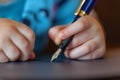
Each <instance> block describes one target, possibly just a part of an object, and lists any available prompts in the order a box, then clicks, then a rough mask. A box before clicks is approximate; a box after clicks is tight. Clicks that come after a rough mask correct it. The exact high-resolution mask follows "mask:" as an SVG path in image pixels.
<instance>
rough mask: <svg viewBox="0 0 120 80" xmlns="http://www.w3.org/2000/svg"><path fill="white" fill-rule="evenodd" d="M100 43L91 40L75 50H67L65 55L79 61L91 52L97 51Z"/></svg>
mask: <svg viewBox="0 0 120 80" xmlns="http://www.w3.org/2000/svg"><path fill="white" fill-rule="evenodd" d="M97 44H98V42H97V41H96V38H95V39H91V40H89V41H88V42H86V43H84V44H83V45H80V46H78V47H76V48H74V49H71V50H66V51H65V55H66V57H68V58H73V59H78V58H80V57H81V56H84V55H87V54H89V53H90V52H92V51H94V50H95V49H97V48H98V47H99V46H97Z"/></svg>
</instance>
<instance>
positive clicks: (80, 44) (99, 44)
mask: <svg viewBox="0 0 120 80" xmlns="http://www.w3.org/2000/svg"><path fill="white" fill-rule="evenodd" d="M72 35H74V37H73V40H72V42H71V43H70V44H69V45H68V47H67V48H66V50H65V56H66V57H67V58H72V59H79V60H89V59H96V58H100V57H102V56H103V55H104V53H105V50H106V45H105V38H104V32H103V29H102V25H101V24H100V22H99V21H98V19H97V15H96V14H95V12H94V11H92V12H91V14H90V15H89V16H84V17H81V18H80V19H78V20H77V21H76V22H74V23H72V24H69V25H63V26H55V27H53V28H51V29H50V30H49V36H50V38H51V39H52V40H53V41H54V42H55V43H56V44H57V45H59V44H60V43H61V41H62V40H64V39H66V38H68V37H70V36H72Z"/></svg>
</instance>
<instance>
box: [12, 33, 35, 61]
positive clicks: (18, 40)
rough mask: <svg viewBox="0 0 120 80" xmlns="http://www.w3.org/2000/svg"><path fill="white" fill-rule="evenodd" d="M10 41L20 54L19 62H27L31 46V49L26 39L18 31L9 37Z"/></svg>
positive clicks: (31, 49)
mask: <svg viewBox="0 0 120 80" xmlns="http://www.w3.org/2000/svg"><path fill="white" fill-rule="evenodd" d="M11 40H12V42H13V43H14V44H15V45H16V47H17V48H18V49H19V50H20V52H21V55H20V60H23V61H25V60H28V59H29V57H30V55H31V53H32V51H33V46H32V47H31V44H30V42H29V41H28V39H27V38H26V37H25V36H24V35H23V34H21V33H20V32H19V31H16V32H15V34H13V35H12V36H11Z"/></svg>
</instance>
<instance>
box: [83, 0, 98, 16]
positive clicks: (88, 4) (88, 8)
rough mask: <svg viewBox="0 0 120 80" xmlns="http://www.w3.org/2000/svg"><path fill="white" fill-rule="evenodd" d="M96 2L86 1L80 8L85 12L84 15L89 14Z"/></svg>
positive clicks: (92, 0)
mask: <svg viewBox="0 0 120 80" xmlns="http://www.w3.org/2000/svg"><path fill="white" fill-rule="evenodd" d="M95 2H96V0H86V1H85V3H84V5H83V6H82V8H81V10H82V11H84V12H86V14H89V13H90V11H91V10H92V8H93V6H94V4H95Z"/></svg>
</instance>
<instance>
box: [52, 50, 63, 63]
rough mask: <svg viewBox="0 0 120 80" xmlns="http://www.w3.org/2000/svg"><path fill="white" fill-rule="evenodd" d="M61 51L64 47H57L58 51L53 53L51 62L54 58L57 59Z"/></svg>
mask: <svg viewBox="0 0 120 80" xmlns="http://www.w3.org/2000/svg"><path fill="white" fill-rule="evenodd" d="M61 51H62V49H60V48H59V49H57V51H56V52H55V53H54V54H53V56H52V58H51V60H50V62H52V61H53V60H55V59H56V58H57V57H58V56H59V54H60V53H61Z"/></svg>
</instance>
